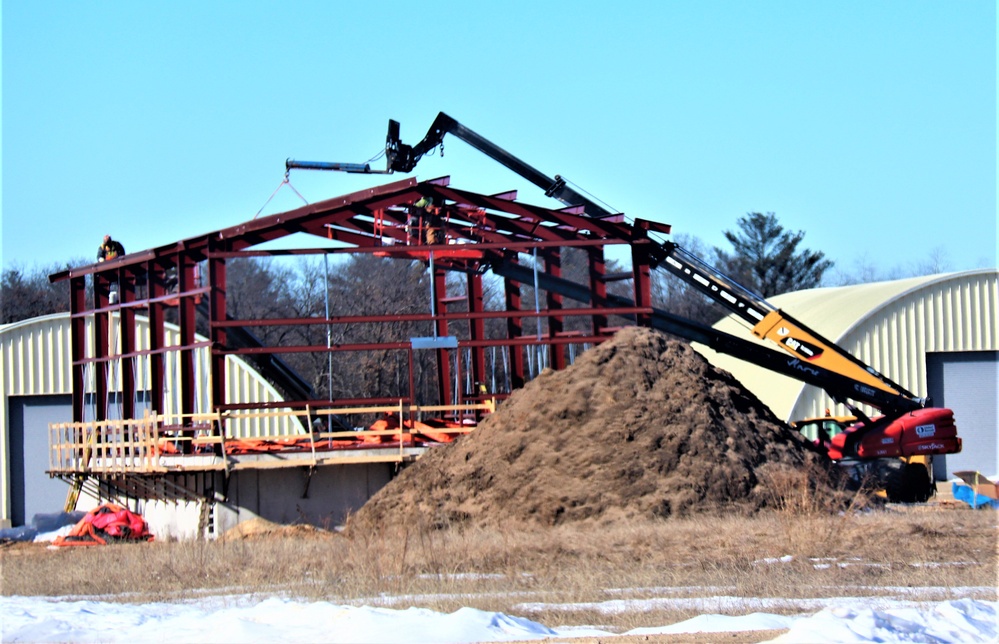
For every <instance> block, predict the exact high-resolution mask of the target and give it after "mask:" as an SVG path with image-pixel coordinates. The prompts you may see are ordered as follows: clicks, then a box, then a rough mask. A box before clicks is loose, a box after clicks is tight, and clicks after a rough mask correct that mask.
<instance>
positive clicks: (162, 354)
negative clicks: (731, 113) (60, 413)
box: [50, 177, 652, 422]
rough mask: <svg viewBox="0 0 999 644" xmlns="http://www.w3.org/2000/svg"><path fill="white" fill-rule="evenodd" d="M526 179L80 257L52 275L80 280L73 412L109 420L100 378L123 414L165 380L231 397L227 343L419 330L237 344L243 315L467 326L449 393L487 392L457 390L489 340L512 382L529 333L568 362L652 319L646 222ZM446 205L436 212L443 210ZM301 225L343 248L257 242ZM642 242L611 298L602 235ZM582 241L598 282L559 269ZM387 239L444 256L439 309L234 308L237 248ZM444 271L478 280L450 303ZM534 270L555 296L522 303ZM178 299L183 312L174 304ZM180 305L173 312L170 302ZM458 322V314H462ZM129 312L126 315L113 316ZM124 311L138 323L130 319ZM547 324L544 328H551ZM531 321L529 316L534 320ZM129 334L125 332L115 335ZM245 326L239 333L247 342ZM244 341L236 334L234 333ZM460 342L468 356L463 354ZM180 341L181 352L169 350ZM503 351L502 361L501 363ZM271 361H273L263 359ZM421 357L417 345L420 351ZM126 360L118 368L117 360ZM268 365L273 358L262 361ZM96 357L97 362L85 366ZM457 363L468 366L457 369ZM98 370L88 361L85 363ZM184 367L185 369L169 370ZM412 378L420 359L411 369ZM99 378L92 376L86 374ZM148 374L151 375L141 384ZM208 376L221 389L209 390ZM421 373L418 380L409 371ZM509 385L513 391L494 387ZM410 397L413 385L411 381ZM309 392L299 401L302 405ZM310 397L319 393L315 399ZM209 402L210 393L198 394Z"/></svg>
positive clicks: (381, 345)
mask: <svg viewBox="0 0 999 644" xmlns="http://www.w3.org/2000/svg"><path fill="white" fill-rule="evenodd" d="M423 198H429V199H431V200H432V204H431V206H430V207H421V208H417V207H416V206H415V204H416V203H417V202H418V201H419V200H420V199H423ZM515 199H516V193H515V192H507V193H501V194H494V195H482V194H477V193H474V192H470V191H466V190H460V189H457V188H453V187H451V186H450V185H449V179H448V178H447V177H442V178H438V179H434V180H431V181H424V182H417V181H416V180H415V179H404V180H402V181H395V182H391V183H387V184H385V185H382V186H379V187H375V188H370V189H366V190H361V191H358V192H354V193H351V194H348V195H344V196H341V197H337V198H334V199H328V200H325V201H321V202H317V203H314V204H309V205H305V206H302V207H299V208H296V209H294V210H291V211H288V212H283V213H277V214H274V215H269V216H266V217H260V218H257V219H253V220H251V221H247V222H244V223H241V224H238V225H236V226H230V227H227V228H223V229H220V230H217V231H213V232H210V233H206V234H204V235H200V236H197V237H192V238H189V239H185V240H181V241H178V242H175V243H173V244H168V245H164V246H160V247H157V248H153V249H150V250H146V251H141V252H138V253H132V254H129V255H125V256H124V257H121V258H118V259H115V260H112V261H110V262H106V263H98V264H92V265H89V266H82V267H78V268H73V269H70V270H68V271H64V272H61V273H57V274H55V275H52V276H51V277H50V279H51V280H52V281H59V280H64V279H69V280H70V281H71V283H72V288H71V293H72V298H71V303H70V304H71V319H72V320H73V324H72V328H73V355H72V369H73V387H74V421H77V422H80V421H82V420H84V417H85V416H87V415H90V416H91V417H92V418H94V419H96V420H103V419H105V417H106V415H107V410H106V409H105V408H104V407H106V405H101V404H98V405H96V409H92V410H89V411H88V410H86V409H85V402H84V401H85V399H86V395H85V391H84V389H85V388H87V387H95V389H93V395H94V396H95V398H96V399H97V400H99V401H104V400H105V399H109V397H113V396H116V395H117V396H120V397H121V399H123V400H125V401H127V402H126V403H125V405H124V406H123V407H122V411H123V413H124V414H125V415H126V416H134V415H135V414H136V404H135V401H136V400H137V398H136V394H137V392H136V389H137V388H138V387H140V386H142V387H145V388H148V390H149V391H148V396H149V406H150V408H151V409H152V410H153V411H155V412H162V411H164V407H165V406H166V405H167V402H168V401H167V399H166V398H167V393H166V392H167V387H168V386H169V385H171V384H172V387H171V390H172V391H173V394H171V395H172V396H174V397H179V401H177V402H176V404H177V411H179V412H181V413H183V414H190V413H192V412H194V411H195V400H199V401H203V400H205V399H206V398H210V406H211V410H205V411H213V410H219V409H232V408H233V407H234V406H233V404H232V401H230V400H227V399H226V395H225V392H224V388H225V383H226V377H225V369H226V361H225V357H226V356H228V355H249V356H271V355H275V354H289V353H297V352H329V353H331V354H332V353H334V352H343V351H385V350H389V351H408V352H410V354H412V351H413V347H412V346H411V345H410V342H409V340H408V339H404V338H400V339H392V340H390V341H384V342H367V343H365V342H361V343H340V344H333V345H326V346H320V345H314V344H309V343H305V344H302V345H300V346H289V345H283V346H280V347H269V346H260V345H255V344H252V343H251V344H239V343H238V342H243V341H244V340H238V339H239V338H244V337H245V336H248V334H247V333H245V331H244V330H245V329H248V328H253V327H265V326H296V325H338V324H340V325H349V324H379V323H385V322H426V323H431V324H433V325H434V328H435V330H436V333H437V334H438V335H439V336H448V335H453V334H454V333H455V332H456V331H457V332H459V335H461V336H462V337H461V339H460V341H459V342H458V348H457V349H448V348H443V347H441V348H437V349H436V350H435V351H436V352H437V361H436V363H437V368H438V370H439V374H438V377H439V380H440V384H439V386H440V396H441V399H442V400H449V399H452V397H456V399H457V398H462V397H464V399H474V397H475V396H476V395H478V394H480V393H482V392H480V391H478V387H479V386H480V385H479V384H477V385H476V388H477V391H475V392H473V393H468V392H464V393H461V392H456V391H453V390H452V388H457V387H458V378H459V375H460V371H461V369H462V367H461V366H460V364H459V363H460V362H462V360H466V361H467V364H468V369H470V374H471V376H473V377H474V379H475V381H476V383H481V381H482V380H484V376H485V373H486V371H485V365H486V355H485V351H487V350H492V351H495V350H496V349H497V348H502V349H503V350H504V351H506V352H507V358H505V360H508V362H509V365H508V368H509V372H508V373H509V383H510V385H511V386H513V387H514V388H516V387H518V386H520V385H522V384H523V382H524V379H525V373H526V369H525V367H526V365H527V364H528V363H529V362H530V361H529V360H528V361H525V356H524V355H523V354H522V352H523V351H524V350H525V347H529V346H538V347H546V348H545V351H549V352H554V353H551V354H550V355H551V358H552V362H553V364H554V366H556V367H562V366H564V365H565V357H566V354H565V353H563V350H562V349H561V347H565V346H566V345H570V344H574V345H580V346H584V345H587V344H592V343H597V342H601V341H603V340H605V339H606V338H607V337H608V336H607V334H606V331H607V320H608V318H609V317H610V316H621V317H624V318H626V319H632V320H638V321H639V322H645V323H648V321H649V319H650V315H651V313H652V310H651V308H650V302H651V297H650V294H649V293H648V292H647V291H648V289H649V281H648V274H647V273H648V262H647V260H646V259H645V258H646V257H647V254H646V253H645V252H644V250H643V248H642V246H643V244H644V242H646V241H647V240H644V239H643V238H644V236H645V234H646V231H645V230H636V229H635V228H634V227H633V226H631V225H629V224H627V223H625V222H624V221H623V218H621V217H609V218H603V219H599V220H598V219H594V218H591V217H588V216H586V215H585V214H583V212H582V209H580V208H578V207H570V208H560V209H555V210H553V209H549V208H544V207H541V206H536V205H532V204H527V203H522V202H518V201H516V200H515ZM435 218H436V219H435ZM431 220H435V222H436V223H433V226H438V227H440V230H441V231H442V232H443V238H439V239H437V240H435V241H434V243H432V244H431V243H427V242H428V239H425V238H424V237H423V235H422V234H417V235H414V234H413V230H412V227H413V226H414V222H416V225H419V226H430V225H431V224H430V223H429V222H430V221H431ZM294 233H307V234H311V235H314V236H316V237H319V238H323V239H327V240H335V241H338V242H341V243H343V244H345V246H346V247H344V248H337V249H321V248H314V249H293V250H269V251H265V250H256V249H255V248H254V247H255V246H257V245H259V244H261V243H264V242H269V241H273V240H275V239H279V238H281V237H285V236H287V235H290V234H294ZM614 244H630V245H632V246H633V248H634V249H635V250H634V257H635V258H636V266H638V267H639V269H640V272H639V274H638V279H636V280H634V281H633V289H634V293H635V296H634V299H633V302H637V305H636V304H633V303H630V302H624V301H622V300H620V299H617V300H613V299H611V298H608V296H607V291H606V285H605V283H604V276H605V268H604V248H605V247H606V246H607V245H614ZM564 248H580V249H582V250H584V251H585V256H586V258H587V261H588V263H589V265H590V268H589V273H588V275H589V277H588V279H589V283H588V284H577V283H575V282H572V281H569V280H566V279H564V278H561V277H560V275H561V271H562V268H561V263H562V253H563V252H564V251H563V250H562V249H564ZM329 253H334V254H336V253H377V254H379V255H381V256H384V257H388V258H399V259H403V260H407V261H413V260H418V261H422V262H424V263H427V264H429V265H431V266H433V267H434V268H435V271H434V275H433V276H432V279H433V280H434V283H435V288H434V290H433V293H434V295H433V297H434V298H435V300H436V301H435V306H434V309H433V311H434V312H433V313H421V314H406V315H398V314H395V313H394V312H393V311H386V312H384V313H382V314H378V315H338V314H335V313H331V314H330V315H328V316H327V317H324V318H280V319H266V320H234V319H230V318H229V317H228V315H227V310H226V276H227V271H226V262H227V260H228V259H230V258H235V257H257V256H264V255H267V256H280V255H296V254H329ZM518 253H526V254H536V255H537V257H538V260H539V262H543V265H544V266H543V267H540V266H539V267H538V268H534V267H526V266H520V265H519V264H518V263H517V262H516V257H517V254H518ZM484 270H492V272H493V273H494V274H496V275H497V276H501V277H503V278H504V286H505V290H506V308H505V309H503V310H498V311H493V310H486V309H485V308H484V298H483V285H482V281H481V279H482V278H481V273H482V272H483V271H484ZM445 271H461V272H464V273H465V274H466V276H467V277H466V279H467V284H466V289H465V292H464V293H463V294H462V295H461V298H460V299H461V300H462V301H461V302H460V304H461V306H454V307H453V306H450V305H451V304H455V303H457V302H456V300H457V299H459V298H455V297H448V294H447V292H446V291H447V289H448V285H449V282H448V280H445ZM90 277H92V279H93V284H94V298H93V301H92V302H90V301H87V298H86V288H85V285H86V281H85V280H86V279H87V278H90ZM535 284H537V285H538V287H539V288H541V289H544V290H545V291H546V294H545V299H544V300H543V301H544V307H543V308H542V306H535V307H533V308H530V307H529V308H527V309H524V308H522V305H527V304H528V302H527V301H525V300H524V299H522V297H521V294H520V289H521V288H524V287H529V288H533V287H534V285H535ZM565 299H569V300H573V301H576V302H580V303H582V305H583V306H579V307H575V308H562V307H563V301H564V300H565ZM171 311H173V313H170V312H171ZM197 312H200V313H201V314H204V315H207V318H208V327H209V334H208V335H209V337H208V338H207V339H198V338H196V336H195V334H194V328H195V321H196V319H195V318H196V313H197ZM137 313H146V315H147V316H148V319H149V336H148V342H146V343H145V347H144V348H142V347H141V345H140V343H139V342H138V337H139V336H138V335H137V333H136V331H135V329H136V326H135V325H136V314H137ZM168 314H169V315H168ZM89 316H96V320H97V323H96V324H94V325H93V328H92V331H91V337H90V338H88V337H87V331H86V327H85V326H84V322H85V320H86V319H87V318H88V317H89ZM168 318H169V319H174V320H176V321H177V322H178V323H179V327H180V341H179V344H177V343H176V342H175V341H168V340H167V337H166V325H165V321H166V320H167V319H168ZM525 319H533V320H536V325H537V329H539V331H538V333H536V334H533V335H532V334H527V335H525V334H524V331H525V329H524V325H523V320H525ZM579 319H583V320H586V322H585V323H584V326H587V327H588V329H589V330H583V331H580V330H578V329H579V327H580V325H579V324H578V322H576V323H574V324H575V328H576V329H577V330H573V331H572V332H568V331H564V325H565V324H566V322H567V321H570V320H575V321H578V320H579ZM488 320H505V322H506V333H505V335H504V336H503V337H499V338H497V337H489V335H488V334H487V333H486V328H487V327H486V326H485V322H486V321H488ZM456 324H458V326H455V325H456ZM113 325H118V326H113ZM122 325H124V326H127V327H128V328H127V329H125V328H121V327H122ZM543 325H546V326H547V330H546V331H545V332H544V333H541V332H540V329H541V328H542V326H543ZM529 328H530V327H529ZM113 338H118V340H117V342H118V344H117V345H115V342H114V341H112V339H113ZM237 340H238V342H236V341H237ZM234 342H236V343H235V344H234ZM205 348H209V350H210V356H211V357H210V359H209V361H208V363H207V368H206V367H202V372H203V371H205V370H207V371H208V373H207V377H206V378H205V380H206V383H201V382H199V381H198V378H197V373H199V372H196V369H195V362H196V361H195V358H194V356H195V351H198V350H202V351H203V350H205ZM462 352H470V353H467V357H466V358H460V356H461V355H463V353H462ZM171 354H175V355H174V356H171ZM140 357H142V358H147V359H148V362H149V364H150V369H151V373H150V374H149V375H148V377H138V378H137V377H136V376H135V375H133V374H132V373H131V372H130V371H129V370H128V369H127V368H124V367H125V365H126V363H128V364H131V362H129V361H134V360H136V359H138V358H140ZM168 360H172V361H173V362H170V364H174V363H175V364H176V365H177V367H176V369H177V372H176V373H175V374H172V375H171V374H167V372H166V369H165V366H166V364H168V362H167V361H168ZM495 360H496V358H495V354H494V357H493V364H494V369H495ZM262 364H271V363H262ZM409 364H410V370H411V371H412V364H413V360H412V355H411V356H410V359H409ZM116 366H117V369H115V367H116ZM261 368H268V367H264V366H262V367H261ZM91 369H92V370H93V371H92V372H88V371H87V370H91ZM453 370H458V371H457V373H452V371H453ZM106 372H107V373H113V372H118V373H125V372H128V376H127V377H124V378H121V379H120V380H119V381H115V382H109V381H108V379H107V377H106V376H105V375H104V374H105V373H106ZM88 374H89V375H88ZM172 378H177V379H178V380H177V382H173V381H172V380H170V381H169V382H168V380H169V379H172ZM410 381H412V373H410ZM88 382H89V383H92V384H91V385H88ZM140 383H142V384H140ZM203 387H208V388H209V392H210V395H209V396H205V395H204V392H203V391H200V390H201V389H202V388H203ZM410 387H412V382H411V385H410ZM495 394H499V395H500V396H501V397H502V396H503V395H505V392H503V391H497V392H490V395H495ZM409 396H410V399H412V397H413V392H410V394H409ZM301 402H302V401H298V402H295V401H289V402H288V403H287V404H291V405H297V404H300V403H301ZM304 402H306V403H308V402H309V401H308V400H306V401H304ZM201 404H203V403H201Z"/></svg>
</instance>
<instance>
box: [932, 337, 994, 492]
mask: <svg viewBox="0 0 999 644" xmlns="http://www.w3.org/2000/svg"><path fill="white" fill-rule="evenodd" d="M926 388H927V392H928V393H929V395H930V397H931V398H932V400H933V406H934V407H948V408H950V409H953V410H954V420H955V422H956V423H957V435H958V436H960V437H961V440H962V441H963V447H962V450H961V453H960V454H948V455H946V456H944V457H935V458H934V459H933V474H934V477H935V478H936V479H937V480H938V481H939V480H948V479H951V478H954V472H960V471H961V470H974V471H977V472H980V473H981V474H984V475H985V476H990V477H991V476H996V475H999V402H997V399H999V351H960V352H953V353H927V354H926Z"/></svg>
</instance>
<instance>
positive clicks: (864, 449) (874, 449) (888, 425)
mask: <svg viewBox="0 0 999 644" xmlns="http://www.w3.org/2000/svg"><path fill="white" fill-rule="evenodd" d="M960 451H961V439H960V438H959V437H958V435H957V426H956V425H955V424H954V412H952V411H951V410H950V409H945V408H941V407H924V408H922V409H915V410H913V411H910V412H907V413H906V414H904V415H902V416H899V417H898V418H894V419H890V418H886V417H884V416H880V417H877V418H873V419H872V420H871V422H870V424H866V423H857V424H856V425H853V426H851V427H849V428H847V429H846V430H845V431H843V432H842V433H840V434H837V435H836V436H833V437H832V440H831V442H830V446H829V457H830V458H832V459H833V460H840V459H843V458H849V457H855V458H861V459H870V458H893V457H909V456H925V455H931V454H955V453H957V452H960Z"/></svg>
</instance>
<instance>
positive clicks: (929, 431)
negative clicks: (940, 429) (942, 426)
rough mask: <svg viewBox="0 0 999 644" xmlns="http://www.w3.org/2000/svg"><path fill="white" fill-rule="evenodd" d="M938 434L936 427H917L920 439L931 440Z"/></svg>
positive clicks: (917, 434)
mask: <svg viewBox="0 0 999 644" xmlns="http://www.w3.org/2000/svg"><path fill="white" fill-rule="evenodd" d="M936 433H937V426H936V425H917V426H916V436H919V437H920V438H929V437H930V436H933V435H935V434H936Z"/></svg>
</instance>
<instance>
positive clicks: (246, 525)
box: [219, 517, 333, 541]
mask: <svg viewBox="0 0 999 644" xmlns="http://www.w3.org/2000/svg"><path fill="white" fill-rule="evenodd" d="M331 536H333V533H332V532H329V531H327V530H322V529H320V528H316V527H315V526H311V525H304V524H295V525H281V524H280V523H274V522H272V521H268V520H267V519H261V518H259V517H258V518H255V519H248V520H246V521H243V522H241V523H238V524H236V526H235V527H233V528H232V529H230V530H227V531H226V532H225V534H223V535H222V536H221V537H219V539H220V540H221V541H244V540H247V539H261V538H271V537H293V538H325V537H331Z"/></svg>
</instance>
